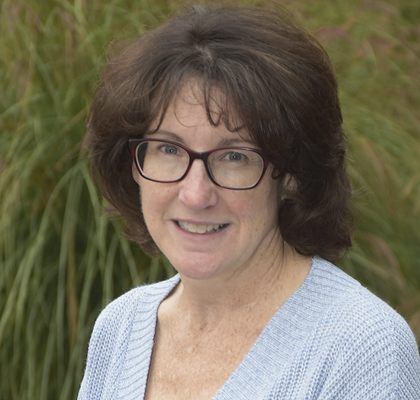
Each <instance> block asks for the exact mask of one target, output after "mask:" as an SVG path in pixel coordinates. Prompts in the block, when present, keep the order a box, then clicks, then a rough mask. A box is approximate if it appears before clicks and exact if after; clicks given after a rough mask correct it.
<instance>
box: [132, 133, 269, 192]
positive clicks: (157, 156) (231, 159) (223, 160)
mask: <svg viewBox="0 0 420 400" xmlns="http://www.w3.org/2000/svg"><path fill="white" fill-rule="evenodd" d="M128 144H129V147H130V149H131V154H132V157H133V159H134V161H135V163H136V167H137V169H138V171H139V173H140V175H141V176H142V177H143V178H145V179H148V180H150V181H153V182H161V183H171V182H178V181H181V180H182V179H184V178H185V177H186V175H187V174H188V171H189V170H190V168H191V165H192V163H193V161H194V160H202V161H203V162H204V165H205V167H206V170H207V174H208V176H209V177H210V179H211V180H212V181H213V183H215V184H216V185H217V186H220V187H222V188H226V189H233V190H246V189H252V188H254V187H255V186H257V185H258V183H259V182H260V181H261V179H262V177H263V176H264V172H265V170H266V169H267V166H268V161H266V160H265V159H264V157H263V154H262V152H261V151H259V150H256V149H252V148H247V147H222V148H219V149H214V150H210V151H204V152H201V153H199V152H196V151H193V150H191V149H188V148H187V147H185V146H183V145H181V144H179V143H176V142H172V141H170V140H160V139H130V140H129V141H128Z"/></svg>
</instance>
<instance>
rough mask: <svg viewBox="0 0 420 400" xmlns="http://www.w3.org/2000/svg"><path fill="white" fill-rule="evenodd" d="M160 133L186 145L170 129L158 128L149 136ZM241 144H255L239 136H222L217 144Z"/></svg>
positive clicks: (222, 145)
mask: <svg viewBox="0 0 420 400" xmlns="http://www.w3.org/2000/svg"><path fill="white" fill-rule="evenodd" d="M159 134H162V135H163V136H165V137H168V138H169V139H170V140H173V141H174V142H178V143H180V144H183V145H186V144H185V141H184V140H183V139H182V137H181V136H179V135H177V134H176V133H174V132H171V131H167V130H158V131H156V132H154V133H153V134H151V135H150V136H154V135H159ZM145 136H146V137H148V136H149V135H145ZM243 144H247V145H253V146H255V143H254V142H253V140H251V139H244V138H242V137H241V136H239V137H237V138H236V137H234V138H224V139H222V140H221V141H220V142H219V146H221V147H224V146H234V145H236V146H237V145H243Z"/></svg>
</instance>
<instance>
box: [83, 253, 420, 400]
mask: <svg viewBox="0 0 420 400" xmlns="http://www.w3.org/2000/svg"><path fill="white" fill-rule="evenodd" d="M179 280H180V278H179V276H175V277H174V278H172V279H169V280H167V281H164V282H160V283H157V284H153V285H148V286H142V287H139V288H136V289H133V290H131V291H129V292H128V293H126V294H125V295H123V296H121V297H120V298H118V299H117V300H114V301H113V302H112V303H111V304H109V305H108V306H107V307H106V308H105V310H104V311H103V312H102V313H101V314H100V316H99V318H98V319H97V321H96V324H95V327H94V330H93V334H92V337H91V340H90V344H89V352H88V359H87V366H86V370H85V376H84V379H83V382H82V385H81V389H80V392H79V396H78V400H99V399H103V400H114V399H115V400H116V399H124V400H131V399H133V400H134V399H137V400H139V399H143V398H144V393H145V388H146V381H147V375H148V370H149V365H150V360H151V355H152V350H153V341H154V333H155V328H156V318H157V310H158V307H159V304H160V303H161V302H162V300H164V299H165V298H166V297H167V296H168V294H169V293H170V292H171V291H172V290H173V288H174V287H175V286H176V285H177V284H178V283H179ZM228 399H231V400H257V399H261V400H274V399H279V400H280V399H281V400H289V399H290V400H301V399H302V400H304V399H308V400H309V399H318V400H321V399H322V400H327V399H331V400H332V399H337V400H342V399H343V400H344V399H347V400H370V399H372V400H373V399H375V400H380V399H383V400H393V399H395V400H419V399H420V357H419V353H418V348H417V344H416V341H415V339H414V336H413V333H412V332H411V330H410V328H409V327H408V325H407V324H406V322H405V321H404V320H403V319H402V318H401V317H400V316H399V315H398V314H397V313H396V312H395V311H394V310H392V309H391V308H390V307H389V306H388V305H387V304H385V303H384V302H383V301H382V300H380V299H379V298H377V297H376V296H374V295H373V294H372V293H371V292H369V291H368V290H367V289H365V288H363V287H362V286H361V285H360V284H359V283H358V282H357V281H355V280H354V279H353V278H351V277H350V276H348V275H347V274H345V273H344V272H343V271H341V270H340V269H338V268H337V267H335V266H334V265H332V264H330V263H329V262H327V261H325V260H323V259H321V258H319V257H315V258H314V259H313V261H312V267H311V270H310V272H309V274H308V276H307V278H306V280H305V281H304V283H303V284H302V285H301V287H300V288H299V289H298V290H297V291H296V292H295V293H294V294H293V295H292V296H291V297H290V298H289V299H288V301H287V302H286V303H285V304H284V305H283V306H282V307H280V309H279V310H278V311H277V312H276V313H275V314H274V316H273V317H272V318H271V320H270V321H269V322H268V324H267V325H266V327H265V329H264V330H263V332H262V333H261V334H260V336H259V338H258V339H257V340H256V342H255V343H254V345H253V347H252V348H251V350H250V351H249V353H248V354H247V355H246V356H245V358H244V359H243V361H242V363H241V364H240V365H239V366H238V368H237V369H236V370H235V372H234V373H233V374H232V375H231V377H230V378H229V379H228V380H227V381H226V382H225V384H224V385H223V386H222V387H221V388H220V390H219V391H218V392H217V393H216V395H215V396H214V397H213V400H228Z"/></svg>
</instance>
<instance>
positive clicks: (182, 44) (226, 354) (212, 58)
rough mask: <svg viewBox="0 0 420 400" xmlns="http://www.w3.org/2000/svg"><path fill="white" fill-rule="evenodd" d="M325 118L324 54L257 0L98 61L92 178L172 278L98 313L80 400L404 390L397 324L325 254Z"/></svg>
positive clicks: (400, 393)
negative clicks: (158, 256) (100, 64)
mask: <svg viewBox="0 0 420 400" xmlns="http://www.w3.org/2000/svg"><path fill="white" fill-rule="evenodd" d="M341 124H342V117H341V111H340V106H339V101H338V97H337V86H336V80H335V76H334V73H333V69H332V66H331V63H330V61H329V59H328V57H327V55H326V54H325V52H324V51H323V50H322V48H321V47H320V46H319V45H318V44H317V42H316V41H315V40H314V39H313V38H312V37H311V36H310V35H308V34H307V33H306V32H305V31H303V30H302V29H301V28H300V27H297V26H296V25H294V24H293V23H292V22H290V21H288V20H286V19H284V18H282V17H280V16H279V15H275V14H273V13H272V12H268V11H264V10H262V9H243V8H221V9H215V10H206V9H202V8H199V7H194V8H192V9H191V10H190V11H189V12H187V13H186V14H184V15H180V16H178V17H176V18H174V19H172V20H170V21H169V22H167V23H166V24H164V25H163V26H161V27H159V28H158V29H156V30H155V31H152V32H150V33H148V34H146V35H144V36H143V37H141V38H140V39H138V40H137V41H135V42H133V43H132V44H131V45H130V46H129V47H128V48H127V49H125V50H124V51H121V52H120V53H119V54H117V55H115V56H114V57H113V58H111V59H110V60H109V62H108V64H107V65H106V66H105V68H104V71H103V73H102V76H101V79H100V83H99V86H98V89H97V91H96V94H95V98H94V101H93V104H92V108H91V112H90V116H89V120H88V131H89V134H88V141H89V145H90V148H91V160H92V172H93V176H94V178H95V181H96V184H97V185H98V187H99V189H100V190H101V192H102V193H103V195H104V196H105V198H106V199H107V200H108V201H109V202H110V203H111V204H112V205H113V206H114V207H115V209H116V210H117V211H118V212H119V213H120V214H121V215H122V216H123V217H124V218H125V220H126V221H127V232H128V234H129V235H130V237H131V238H132V239H133V240H135V241H137V242H138V243H140V245H141V246H142V248H143V249H144V250H145V251H146V252H148V253H149V254H151V255H155V254H159V253H163V254H164V255H165V256H166V257H167V258H168V259H169V261H170V262H171V263H172V265H173V266H174V267H175V268H176V270H177V271H178V273H179V274H178V275H177V276H175V277H174V278H172V279H170V280H167V281H165V282H161V283H158V284H154V285H149V286H143V287H140V288H136V289H134V290H132V291H130V292H128V293H127V294H125V295H124V296H122V297H120V298H119V299H117V300H115V301H114V302H112V303H111V304H110V305H109V306H108V307H107V308H106V309H105V310H104V311H103V312H102V313H101V315H100V316H99V318H98V320H97V322H96V324H95V328H94V332H93V334H92V338H91V341H90V345H89V354H88V361H87V367H86V372H85V377H84V380H83V383H82V386H81V390H80V393H79V399H80V400H82V399H143V398H144V399H147V400H153V399H159V400H162V399H182V400H185V399H195V400H196V399H218V400H221V399H235V400H236V399H246V400H250V399H351V400H354V399H360V400H362V399H363V400H366V399H387V400H389V399H420V361H419V355H418V350H417V346H416V342H415V339H414V337H413V334H412V332H411V331H410V329H409V328H408V326H407V324H406V323H405V321H404V320H403V319H402V318H401V317H400V316H399V315H398V314H396V313H395V312H394V311H393V310H392V309H390V308H389V307H388V306H387V305H386V304H384V303H383V302H382V301H381V300H379V299H378V298H376V297H375V296H374V295H373V294H371V293H370V292H368V291H367V290H366V289H364V288H363V287H361V285H360V284H359V283H358V282H356V281H354V280H353V279H352V278H350V277H349V276H347V275H346V274H345V273H343V272H342V271H340V270H339V269H338V268H337V267H335V266H334V265H333V264H331V263H330V261H334V260H336V259H337V258H338V256H339V254H340V253H341V252H343V251H344V250H346V249H347V248H348V247H350V246H351V238H350V233H351V232H350V231H351V230H350V226H349V222H348V221H349V200H350V196H351V192H352V189H351V185H350V182H349V179H348V176H347V174H346V172H345V168H344V155H345V140H344V135H343V131H342V127H341ZM130 154H131V155H130ZM327 260H329V261H327Z"/></svg>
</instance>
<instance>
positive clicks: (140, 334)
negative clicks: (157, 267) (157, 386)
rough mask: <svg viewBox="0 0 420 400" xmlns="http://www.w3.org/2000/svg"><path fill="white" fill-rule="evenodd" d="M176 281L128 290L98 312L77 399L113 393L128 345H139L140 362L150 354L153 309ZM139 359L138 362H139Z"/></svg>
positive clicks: (153, 320)
mask: <svg viewBox="0 0 420 400" xmlns="http://www.w3.org/2000/svg"><path fill="white" fill-rule="evenodd" d="M178 282H179V277H178V276H175V277H174V278H171V279H169V280H167V281H163V282H159V283H157V284H152V285H144V286H141V287H138V288H135V289H132V290H130V291H129V292H127V293H125V294H124V295H122V296H120V297H119V298H117V299H116V300H114V301H112V302H111V303H110V304H108V306H106V307H105V309H104V310H103V311H102V312H101V313H100V315H99V317H98V318H97V320H96V322H95V326H94V328H93V332H92V335H91V338H90V341H89V350H88V357H87V363H86V369H85V374H84V378H83V382H82V386H81V389H80V392H79V399H84V398H91V397H92V398H101V396H102V393H107V396H108V397H106V398H113V396H112V395H111V394H112V393H113V392H114V391H116V390H117V387H118V385H117V382H118V381H119V376H120V374H121V371H122V368H123V365H124V362H125V358H126V356H127V354H128V352H130V351H132V349H131V348H129V346H130V344H131V346H132V347H133V348H135V347H137V346H140V345H143V347H144V353H143V354H142V357H143V358H144V360H146V359H147V358H148V355H147V354H146V353H147V351H150V352H151V348H152V343H153V336H154V331H155V325H156V315H157V309H158V307H159V304H160V303H161V301H162V300H163V299H164V298H165V297H166V296H167V295H168V294H169V293H170V292H171V291H172V290H173V288H174V287H175V286H176V285H177V283H178ZM143 358H142V359H143Z"/></svg>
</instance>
